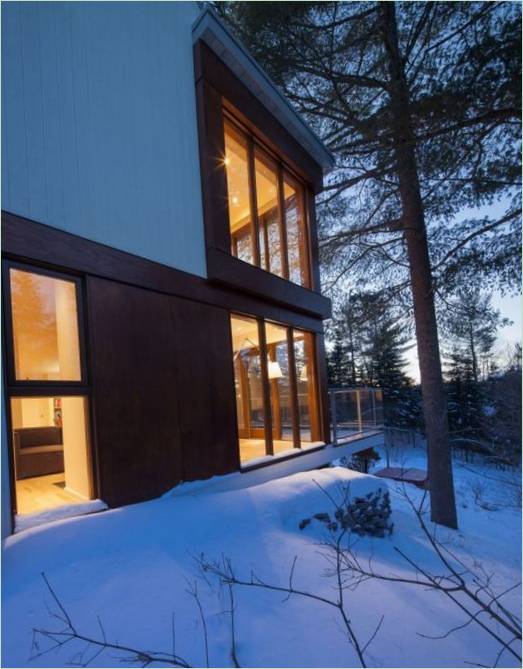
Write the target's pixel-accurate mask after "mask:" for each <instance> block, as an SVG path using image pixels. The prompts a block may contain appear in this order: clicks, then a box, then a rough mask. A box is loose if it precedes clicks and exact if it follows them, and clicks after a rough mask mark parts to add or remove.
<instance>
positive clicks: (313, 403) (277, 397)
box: [231, 315, 323, 463]
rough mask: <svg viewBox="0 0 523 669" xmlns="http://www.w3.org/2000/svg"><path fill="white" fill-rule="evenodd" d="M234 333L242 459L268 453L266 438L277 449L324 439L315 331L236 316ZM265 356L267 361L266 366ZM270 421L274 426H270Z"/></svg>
mask: <svg viewBox="0 0 523 669" xmlns="http://www.w3.org/2000/svg"><path fill="white" fill-rule="evenodd" d="M260 327H262V328H264V332H265V337H264V343H261V342H260V330H259V328H260ZM231 332H232V347H233V364H234V382H235V394H236V413H237V423H238V437H239V450H240V460H241V462H242V463H245V462H247V461H253V460H256V459H259V458H264V457H266V456H267V455H269V453H270V452H271V449H270V448H269V445H268V443H267V440H270V441H271V443H272V453H274V454H280V453H283V452H285V451H291V450H292V449H294V448H304V447H307V446H315V445H317V444H321V443H323V442H321V441H320V440H321V429H320V423H319V410H318V401H317V385H316V375H315V374H316V373H315V365H314V353H313V351H314V341H313V335H312V334H311V333H309V332H303V331H298V330H292V328H289V327H287V326H285V325H281V324H279V323H271V322H265V323H262V322H261V321H260V322H259V321H257V320H256V319H254V318H249V317H247V316H237V315H233V316H231ZM262 356H266V360H267V365H266V367H265V369H264V367H263V365H262V361H263V358H262ZM293 358H294V359H295V364H294V365H293V364H291V361H292V359H293ZM264 374H265V378H264ZM264 386H265V387H267V389H268V395H269V397H268V400H267V404H265V399H264ZM269 417H270V421H269ZM269 422H270V424H271V426H272V431H269V430H268V429H267V423H269Z"/></svg>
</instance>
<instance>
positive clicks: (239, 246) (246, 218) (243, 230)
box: [224, 121, 254, 264]
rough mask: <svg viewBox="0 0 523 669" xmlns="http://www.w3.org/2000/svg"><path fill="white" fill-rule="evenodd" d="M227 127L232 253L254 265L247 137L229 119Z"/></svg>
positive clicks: (227, 168)
mask: <svg viewBox="0 0 523 669" xmlns="http://www.w3.org/2000/svg"><path fill="white" fill-rule="evenodd" d="M224 128H225V161H224V162H225V168H226V175H227V197H228V202H229V229H230V232H231V252H232V254H233V255H234V256H236V257H237V258H240V260H245V262H249V263H251V264H254V255H253V250H252V232H251V207H250V195H249V161H248V153H247V139H246V137H245V136H244V135H243V133H241V132H240V131H239V130H237V129H236V128H235V127H234V126H232V125H231V124H230V123H228V122H227V121H225V123H224Z"/></svg>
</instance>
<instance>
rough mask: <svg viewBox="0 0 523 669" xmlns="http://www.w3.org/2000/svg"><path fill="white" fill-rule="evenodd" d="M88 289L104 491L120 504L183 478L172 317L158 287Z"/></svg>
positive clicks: (105, 284)
mask: <svg viewBox="0 0 523 669" xmlns="http://www.w3.org/2000/svg"><path fill="white" fill-rule="evenodd" d="M87 289H88V305H89V312H90V313H89V322H90V337H91V344H92V352H93V355H92V371H93V381H94V384H93V386H94V388H93V389H94V393H93V398H94V399H93V401H94V407H93V408H94V418H95V429H96V435H97V451H98V458H97V459H98V463H99V477H100V481H99V486H100V494H101V497H102V499H103V500H104V501H106V502H107V503H108V504H109V506H120V505H122V504H130V503H133V502H140V501H143V500H145V499H150V498H152V497H156V496H157V495H160V494H162V493H163V492H165V491H167V490H168V489H169V488H171V487H173V486H174V485H176V484H177V483H179V482H180V481H181V480H182V459H181V449H180V444H179V435H178V428H177V404H176V393H177V388H176V376H175V370H176V359H175V355H174V349H173V346H172V340H173V332H172V318H173V315H172V310H171V303H170V300H169V298H168V297H166V296H164V295H160V294H158V293H152V292H150V291H145V290H141V289H137V288H132V287H130V286H126V285H123V284H120V283H116V282H112V281H106V280H104V279H97V278H91V277H89V279H88V282H87Z"/></svg>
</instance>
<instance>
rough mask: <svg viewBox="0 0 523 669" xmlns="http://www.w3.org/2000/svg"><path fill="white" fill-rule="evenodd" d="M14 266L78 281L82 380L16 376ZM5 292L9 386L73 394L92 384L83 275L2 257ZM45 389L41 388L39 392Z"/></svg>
mask: <svg viewBox="0 0 523 669" xmlns="http://www.w3.org/2000/svg"><path fill="white" fill-rule="evenodd" d="M11 269H17V270H20V271H23V272H28V273H29V274H37V275H40V276H46V277H49V278H52V279H59V280H62V281H69V282H71V283H74V285H75V295H76V316H77V328H78V353H79V356H80V379H79V380H76V381H74V380H60V379H52V380H45V379H17V378H16V366H15V359H14V327H13V307H12V299H11V280H10V271H11ZM2 295H3V302H4V332H5V337H4V344H5V360H6V370H7V386H8V387H9V388H10V389H13V390H14V389H20V390H23V392H24V393H26V394H27V393H31V394H34V395H40V394H45V392H43V391H44V390H45V391H46V392H47V391H48V390H50V389H51V390H52V389H53V388H63V389H64V391H67V392H63V393H62V394H69V395H74V394H75V392H76V393H78V390H80V389H82V388H85V389H88V388H90V384H89V378H88V366H87V351H86V340H85V338H86V319H85V313H84V303H85V301H84V286H83V281H82V278H81V277H80V276H76V275H73V274H69V273H67V272H60V271H56V270H53V269H49V268H47V267H45V268H44V267H40V266H39V265H33V264H29V263H22V262H18V261H14V260H7V259H3V260H2ZM40 390H42V392H40Z"/></svg>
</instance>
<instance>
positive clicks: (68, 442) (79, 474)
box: [62, 397, 92, 499]
mask: <svg viewBox="0 0 523 669" xmlns="http://www.w3.org/2000/svg"><path fill="white" fill-rule="evenodd" d="M86 416H87V400H86V399H85V398H84V397H62V433H63V444H64V469H65V487H66V488H67V489H68V490H70V491H72V492H74V493H76V494H77V495H80V496H81V497H84V498H85V499H91V497H92V490H91V468H90V462H89V444H88V435H87V429H86V428H87V421H86Z"/></svg>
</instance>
